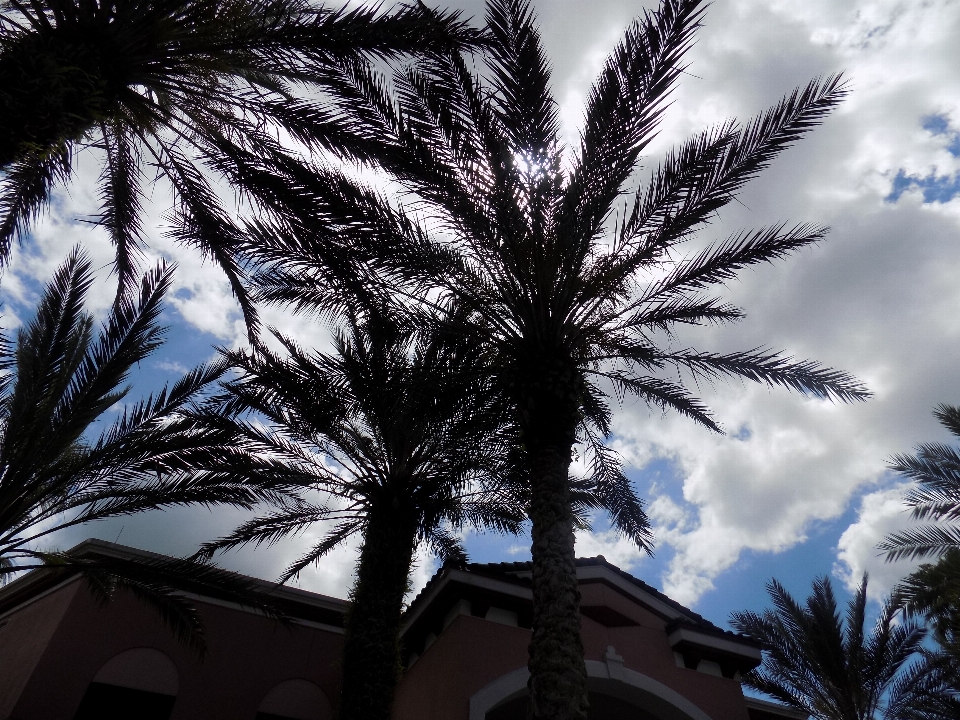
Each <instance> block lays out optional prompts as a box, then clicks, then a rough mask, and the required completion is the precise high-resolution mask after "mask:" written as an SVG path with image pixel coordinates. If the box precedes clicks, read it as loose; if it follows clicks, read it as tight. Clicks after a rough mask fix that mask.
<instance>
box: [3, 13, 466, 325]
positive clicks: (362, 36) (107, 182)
mask: <svg viewBox="0 0 960 720" xmlns="http://www.w3.org/2000/svg"><path fill="white" fill-rule="evenodd" d="M476 39H477V35H476V33H475V32H473V31H472V30H470V29H469V28H466V27H465V26H464V25H463V24H462V23H460V21H459V20H458V19H457V16H456V14H443V13H437V12H433V11H430V10H428V9H427V8H426V7H425V6H423V5H411V6H404V7H401V8H399V9H398V10H397V11H395V12H393V13H390V14H387V13H382V12H379V11H377V10H375V9H369V8H359V9H355V10H349V11H348V10H346V9H343V10H329V9H325V8H322V7H317V6H315V5H313V4H311V3H310V2H308V1H307V0H147V1H144V0H113V1H111V2H102V1H100V0H92V1H91V2H80V1H78V0H42V1H40V2H30V3H20V2H16V1H15V0H14V1H11V2H8V1H7V0H4V2H3V3H2V4H0V106H2V107H3V113H2V114H0V171H2V172H3V174H4V175H5V177H4V178H3V184H2V189H0V264H2V262H4V261H5V260H6V258H7V256H8V254H9V249H10V243H11V241H12V240H13V239H15V238H18V237H21V236H22V235H23V234H24V233H25V232H26V230H27V228H28V225H29V222H30V220H31V218H32V217H33V216H34V215H36V213H38V212H39V211H40V209H41V208H42V207H43V206H44V205H45V204H46V202H47V200H48V198H49V195H50V192H51V190H52V188H53V187H54V186H55V185H56V184H57V183H62V182H66V181H67V180H68V179H69V176H70V174H71V171H72V158H73V155H74V152H75V151H76V150H78V149H80V148H82V147H84V146H86V145H93V146H95V147H99V148H100V149H102V150H103V151H104V152H105V160H104V163H103V170H102V173H101V177H100V199H101V222H102V224H103V226H104V227H105V228H106V229H107V230H108V231H109V232H110V236H111V240H112V241H113V242H114V244H115V245H116V249H117V261H116V264H117V270H118V273H119V275H120V279H121V285H124V284H126V283H127V282H133V281H135V280H136V266H137V259H138V255H139V250H140V248H141V247H142V244H143V241H144V235H143V228H142V227H141V223H140V211H141V205H142V202H143V197H144V195H143V191H142V185H143V184H144V182H145V181H146V180H147V177H146V172H145V168H144V165H145V164H150V165H153V166H155V167H156V169H157V170H158V171H159V173H160V174H162V175H164V176H165V177H166V178H167V180H169V182H170V184H171V186H172V189H173V191H174V195H175V199H176V202H177V212H176V214H175V216H174V225H175V229H174V230H173V233H174V235H175V236H176V237H177V238H178V239H179V240H181V241H184V242H187V243H192V244H194V245H196V246H198V247H199V248H200V249H201V250H202V251H203V253H204V254H205V255H206V256H208V257H210V258H212V259H213V260H214V261H215V262H216V263H218V264H219V265H220V267H221V268H222V269H223V271H224V272H225V273H226V274H227V276H228V278H229V280H230V282H231V285H232V288H233V291H234V293H235V294H236V296H237V298H238V300H239V301H240V303H241V307H242V309H243V311H244V314H245V317H246V320H247V324H248V326H249V327H250V329H251V330H255V329H256V313H255V310H254V308H253V306H252V305H251V304H250V302H249V298H248V292H247V288H246V286H245V283H244V282H243V280H244V277H245V267H244V262H243V259H242V258H240V257H239V256H238V251H237V247H236V233H237V230H236V228H235V227H234V225H233V223H232V222H231V221H230V219H229V217H228V214H227V213H226V212H225V211H224V210H223V209H222V207H221V205H222V203H221V202H220V199H219V198H218V197H217V193H216V191H215V189H214V187H213V186H212V185H211V183H210V182H209V181H208V179H207V177H206V176H205V173H207V172H208V171H212V173H213V174H214V175H215V176H219V177H220V178H222V179H223V180H226V181H227V182H230V183H232V184H233V185H234V189H235V190H236V192H237V193H239V194H241V195H242V196H243V197H244V198H246V199H248V200H253V201H255V202H258V203H261V204H266V205H269V197H270V193H271V190H272V186H271V183H272V181H273V178H271V177H270V173H269V172H267V171H266V170H265V169H264V164H263V160H264V159H266V158H269V157H270V156H271V155H273V154H280V155H282V154H284V152H285V151H284V150H283V148H282V147H281V144H280V142H279V141H278V135H279V133H281V132H282V133H284V134H287V135H289V136H290V137H292V139H293V140H294V141H299V142H301V143H306V145H307V147H308V148H317V147H325V148H329V149H333V150H336V149H337V147H338V143H337V140H336V137H337V134H338V121H337V118H336V117H333V116H331V115H330V114H329V113H325V112H324V111H322V110H321V109H320V108H319V107H318V106H317V104H316V103H315V102H313V101H312V100H310V99H309V97H308V96H307V93H305V92H304V89H305V87H309V86H313V87H316V86H317V83H318V82H322V80H323V72H322V71H323V68H324V67H325V66H326V65H329V64H330V63H331V62H333V61H342V60H343V59H344V58H349V57H356V56H357V55H358V54H359V53H368V54H372V55H376V56H380V57H389V56H395V55H397V54H398V53H403V52H411V51H417V50H420V49H421V48H424V47H429V46H430V45H431V44H432V45H440V46H443V45H444V44H446V43H450V42H461V41H463V42H468V43H469V42H474V41H476ZM197 228H204V229H205V230H206V231H207V232H206V233H204V234H202V235H201V234H199V233H198V232H197Z"/></svg>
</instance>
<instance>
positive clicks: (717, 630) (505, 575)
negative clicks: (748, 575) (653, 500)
mask: <svg viewBox="0 0 960 720" xmlns="http://www.w3.org/2000/svg"><path fill="white" fill-rule="evenodd" d="M576 563H577V567H604V568H606V569H607V570H610V571H611V572H613V573H614V574H616V575H618V576H619V577H621V578H623V579H624V580H626V581H627V582H629V583H630V584H631V585H634V586H635V587H637V588H639V589H640V590H642V591H643V592H645V593H648V594H650V595H652V596H653V597H654V598H656V599H657V600H659V601H660V602H662V603H663V604H665V605H668V606H669V607H671V608H673V609H674V610H675V611H676V612H677V613H679V614H680V617H678V618H675V619H673V620H671V621H670V623H669V625H668V626H667V632H668V633H669V632H672V631H673V630H674V629H675V628H677V627H680V626H683V627H688V628H691V629H695V630H697V631H699V632H704V633H709V634H710V635H716V636H718V637H726V638H729V639H731V640H736V641H740V642H745V641H746V642H751V644H753V641H751V640H750V639H749V638H747V637H745V636H743V635H740V634H738V633H733V632H730V631H729V630H724V629H723V628H721V627H718V626H717V625H714V624H713V623H712V622H710V621H709V620H707V619H706V618H705V617H703V616H702V615H700V614H698V613H696V612H694V611H693V610H691V609H690V608H688V607H685V606H684V605H681V604H680V603H678V602H677V601H676V600H673V599H671V598H669V597H667V596H666V595H664V594H663V593H662V592H660V591H659V590H657V589H656V588H655V587H653V586H652V585H648V584H647V583H645V582H644V581H643V580H641V579H640V578H637V577H634V576H633V575H631V574H630V573H628V572H625V571H623V570H621V569H620V568H618V567H617V566H616V565H613V564H611V563H610V562H607V560H606V558H604V557H603V555H598V556H596V557H586V558H577V560H576ZM532 568H533V563H531V562H530V561H526V562H500V563H469V564H467V565H466V566H465V567H463V568H462V569H464V570H467V571H468V572H470V573H474V574H477V575H485V576H488V577H496V578H497V579H500V580H505V581H508V582H512V583H516V584H517V585H523V586H526V587H529V586H530V580H529V579H528V578H522V577H517V575H516V574H517V573H525V572H530V571H531V570H532ZM448 569H450V566H444V567H442V568H440V570H438V571H437V572H436V574H434V576H433V577H432V578H430V581H429V582H428V583H427V584H426V585H425V586H424V588H423V590H421V591H420V593H419V594H418V595H417V596H416V597H415V598H414V599H413V601H412V602H411V603H410V605H409V607H408V608H407V614H408V615H410V614H412V612H413V611H414V610H415V609H416V608H417V606H418V605H419V604H421V603H422V602H423V601H424V599H425V598H426V597H427V596H428V595H429V594H430V591H431V590H432V589H433V587H434V586H435V585H436V584H437V583H439V582H440V580H441V579H442V578H443V576H444V574H445V573H446V572H447V570H448Z"/></svg>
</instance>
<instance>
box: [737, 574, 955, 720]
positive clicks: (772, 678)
mask: <svg viewBox="0 0 960 720" xmlns="http://www.w3.org/2000/svg"><path fill="white" fill-rule="evenodd" d="M767 592H768V593H769V594H770V599H771V600H772V601H773V609H772V610H765V611H764V612H763V614H758V613H754V612H750V611H747V612H740V613H734V614H733V615H732V617H731V621H730V624H731V625H732V626H733V627H734V629H736V630H737V631H738V632H741V633H745V634H747V635H749V636H751V637H753V638H755V639H757V640H759V641H760V642H762V643H763V646H764V658H763V664H762V665H761V666H760V667H759V668H757V669H755V670H752V671H751V672H749V673H747V674H746V675H745V676H744V677H743V683H744V684H745V685H746V686H747V687H750V688H753V689H754V690H758V691H760V692H762V693H765V694H767V695H770V696H771V697H773V698H776V699H777V700H779V701H780V702H783V703H786V704H787V705H790V706H791V707H794V708H797V709H798V710H802V711H804V712H807V713H809V714H810V715H811V716H813V717H814V718H816V720H922V719H928V720H934V719H937V720H941V719H942V720H947V719H948V718H955V717H957V712H960V698H958V697H956V696H953V695H952V694H951V691H950V689H949V686H948V684H947V683H948V679H949V678H948V676H947V674H946V673H945V672H944V670H945V666H944V665H943V663H942V658H939V657H937V656H935V655H933V654H930V653H927V652H926V651H924V650H923V646H922V642H923V639H924V637H925V635H926V631H925V630H924V628H923V626H922V625H920V624H918V623H916V622H915V621H914V620H911V619H909V618H903V617H899V616H898V614H897V613H898V609H897V607H896V605H895V604H893V603H890V602H887V603H884V605H883V607H882V608H881V610H880V616H879V617H878V618H877V622H876V625H875V626H874V629H873V633H868V632H867V628H866V622H867V578H866V576H864V578H863V582H861V583H860V586H859V587H858V588H857V591H856V593H855V594H854V596H853V598H852V599H851V600H850V602H849V603H848V605H847V614H846V619H845V620H843V619H841V617H840V612H839V610H838V608H837V599H836V596H835V595H834V593H833V587H832V585H831V583H830V579H829V578H827V577H823V578H818V579H817V580H815V581H814V583H813V594H812V595H810V597H809V598H807V602H806V604H805V605H801V604H799V603H798V602H797V601H796V600H794V599H793V597H792V596H791V595H790V593H788V592H787V591H786V589H785V588H784V587H783V586H782V585H781V584H780V583H778V582H777V581H776V580H771V581H770V582H769V583H768V584H767Z"/></svg>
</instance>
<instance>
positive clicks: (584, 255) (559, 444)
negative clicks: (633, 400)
mask: <svg viewBox="0 0 960 720" xmlns="http://www.w3.org/2000/svg"><path fill="white" fill-rule="evenodd" d="M700 6H701V3H700V2H699V1H698V0H664V1H663V2H662V4H661V6H660V8H659V10H657V11H656V12H654V13H648V14H646V15H645V16H644V17H643V18H641V19H640V20H639V21H637V22H636V23H634V24H633V25H631V27H630V28H629V29H628V30H627V32H626V34H625V35H624V38H623V39H622V40H621V42H620V43H619V44H618V45H617V47H616V48H615V50H614V51H613V53H612V54H611V55H610V57H609V59H608V60H607V63H606V65H605V67H604V70H603V72H602V73H601V75H600V77H599V79H598V80H597V81H596V83H595V84H594V86H593V89H592V91H591V93H590V95H589V99H588V105H587V109H586V118H585V121H584V129H583V131H582V133H581V141H580V145H579V147H578V148H577V150H576V152H575V153H573V155H572V157H570V158H564V157H563V148H562V144H561V140H560V136H559V119H558V114H557V112H558V111H557V103H556V101H555V100H554V97H553V94H552V92H551V89H550V70H549V65H548V62H547V59H546V57H545V55H544V53H543V50H542V47H541V44H540V38H539V34H538V31H537V28H536V23H535V19H534V16H533V12H532V10H531V8H530V6H529V4H528V3H527V2H525V1H523V0H490V2H489V3H488V6H487V7H488V9H487V33H488V35H489V37H490V40H489V45H488V46H486V47H485V52H484V54H483V56H482V58H481V61H482V62H478V63H476V64H473V63H472V62H471V60H470V58H468V57H466V56H464V55H463V54H461V53H460V52H459V51H456V50H454V51H450V52H435V53H432V54H429V55H428V56H427V57H426V58H425V59H423V60H422V61H420V62H418V63H417V64H415V65H413V66H411V67H410V68H408V69H407V70H405V71H403V72H397V73H396V74H395V75H394V77H393V82H392V85H391V83H388V82H387V80H386V79H385V78H382V77H380V76H379V75H378V74H377V73H376V72H374V71H373V70H371V69H370V68H369V67H367V66H365V65H363V64H361V63H357V62H348V63H343V64H342V66H341V70H342V71H341V74H340V76H339V78H338V79H337V80H336V82H335V83H334V84H333V85H332V86H333V87H334V89H335V92H336V95H337V97H338V98H339V100H338V101H337V102H339V105H336V106H335V107H337V108H338V110H339V111H340V112H342V114H343V116H344V117H345V118H346V120H345V124H346V127H347V128H348V129H349V130H351V131H352V132H353V133H354V135H355V136H356V138H357V142H358V144H360V145H362V146H363V147H366V148H367V154H368V155H369V156H370V157H376V158H377V159H378V161H379V163H380V167H381V168H382V169H384V170H386V171H387V172H388V173H389V175H390V176H391V177H392V178H393V179H394V180H395V181H396V182H398V183H399V184H400V185H401V186H402V187H403V188H404V189H405V190H406V191H407V192H408V193H409V194H408V195H407V196H406V197H405V199H404V203H405V204H406V206H407V207H409V208H416V211H417V215H416V218H417V219H416V220H415V219H411V216H410V215H408V214H406V213H405V212H404V211H403V209H402V208H398V207H396V201H393V200H391V198H389V197H387V196H385V195H384V194H382V193H378V192H375V191H374V190H372V189H370V188H366V187H363V186H360V185H358V184H357V183H356V182H353V181H352V180H351V179H350V178H348V177H347V176H346V175H344V174H341V173H338V172H337V171H336V170H332V169H324V170H323V171H322V172H319V173H317V174H316V177H313V178H311V177H310V173H309V172H304V173H303V175H302V176H300V177H298V180H297V183H296V186H295V188H294V190H293V191H292V194H293V195H294V196H295V198H294V200H293V201H292V205H291V206H293V205H296V207H297V208H298V212H300V217H299V219H298V218H297V217H295V216H294V213H293V212H291V215H290V216H289V217H288V218H287V219H286V220H285V221H284V222H283V223H276V224H273V225H264V226H262V227H260V228H256V229H254V231H253V232H252V234H251V240H250V242H251V243H252V244H254V245H256V252H258V253H261V255H260V257H262V258H265V260H266V261H267V262H268V263H273V267H272V268H271V269H270V270H269V271H265V272H264V273H263V274H262V275H261V276H260V278H259V280H260V282H261V291H260V297H261V298H262V299H263V300H265V301H268V302H277V303H289V304H292V305H293V306H294V307H295V308H296V309H298V310H301V311H308V310H320V311H324V310H327V309H329V306H330V305H331V304H334V303H335V302H337V300H336V298H334V299H331V292H334V295H336V292H335V291H337V288H338V287H339V283H341V282H342V277H343V276H344V274H343V273H337V272H331V271H330V268H329V265H326V264H322V263H318V262H317V253H318V252H319V251H320V250H321V249H323V250H324V251H326V252H328V251H329V249H330V247H331V246H332V244H334V243H337V242H338V241H339V243H340V245H339V247H340V256H339V258H338V259H340V260H342V261H343V262H344V263H345V264H347V263H349V262H353V263H355V265H356V266H357V267H360V268H362V269H366V270H373V271H375V272H376V273H379V278H380V279H379V282H380V283H382V284H386V285H387V286H388V288H389V290H390V291H392V292H395V293H397V295H398V296H400V297H404V298H406V299H408V300H409V301H410V303H412V304H414V305H416V304H417V303H423V302H425V301H424V300H423V299H424V298H428V299H429V300H430V301H432V302H433V304H434V305H438V306H442V305H443V303H444V302H445V301H446V300H453V301H455V302H456V304H457V305H458V306H460V307H463V308H466V310H467V311H468V312H469V316H468V318H467V320H466V321H465V323H464V324H465V327H464V331H465V332H469V333H473V334H475V335H476V336H477V337H480V338H482V339H483V342H484V343H485V344H486V345H487V347H488V348H489V351H490V352H491V353H493V354H494V355H495V357H496V359H495V360H494V361H492V362H491V367H492V368H493V369H494V373H495V382H496V387H497V390H498V392H500V393H502V394H503V396H504V398H506V399H507V401H508V402H509V403H510V407H511V413H512V420H513V422H514V424H515V427H516V428H517V431H518V432H519V433H520V439H521V443H522V446H523V448H524V452H525V459H526V460H525V466H526V471H527V473H528V480H529V487H530V492H531V505H530V518H531V520H532V527H533V531H532V532H533V546H532V552H533V593H534V631H533V640H532V644H531V658H530V670H531V685H530V687H531V697H532V702H533V708H534V714H535V716H536V717H539V718H551V720H554V719H560V720H567V719H569V718H583V717H584V713H585V707H586V671H585V666H584V662H583V651H582V646H581V642H580V634H579V613H578V595H577V585H576V576H575V566H574V534H573V514H572V511H571V495H570V493H571V487H570V481H569V474H568V469H569V466H570V463H571V456H572V452H573V448H574V445H575V443H577V442H578V441H582V442H584V443H585V444H586V448H587V457H588V459H589V456H590V451H591V450H592V451H594V452H595V453H596V454H597V456H602V455H603V453H605V452H607V451H606V450H605V449H604V448H603V446H602V440H603V437H604V436H606V435H607V434H608V431H609V420H610V416H611V410H610V408H609V405H608V399H607V398H608V392H610V391H612V392H614V393H616V394H617V395H618V396H622V395H624V394H632V395H635V396H637V397H639V398H642V399H643V400H645V401H647V402H649V403H652V404H655V405H658V406H661V407H663V408H673V409H675V410H677V411H679V412H681V413H683V414H684V415H687V416H689V417H691V418H693V419H694V420H696V421H697V422H700V423H701V424H703V425H704V426H706V427H707V428H710V429H712V430H719V427H718V424H717V422H716V421H715V420H714V418H713V417H712V415H711V414H710V412H709V410H708V409H707V407H706V406H705V405H704V404H703V403H702V402H701V401H699V400H698V399H697V398H696V397H694V396H693V395H691V394H690V393H689V392H688V391H687V390H686V389H685V388H684V386H683V384H682V383H681V382H678V381H677V375H678V371H679V370H686V371H689V373H690V375H692V376H693V377H695V378H707V379H711V380H712V379H715V378H720V377H724V376H739V377H742V378H747V379H750V380H754V381H757V382H763V383H766V384H768V385H780V386H784V387H787V388H791V389H794V390H798V391H801V392H804V393H810V394H812V395H814V396H816V397H819V398H829V399H841V400H845V401H849V400H860V399H863V398H865V397H867V392H866V391H865V389H864V388H863V386H862V385H861V384H859V383H858V382H857V381H856V380H855V379H854V378H852V377H850V376H849V375H846V374H844V373H841V372H836V371H833V370H829V369H825V368H822V367H821V366H819V365H818V364H816V363H814V362H809V361H803V362H795V361H793V360H792V359H791V358H789V357H786V356H784V355H782V354H780V353H776V352H772V351H768V350H766V349H763V348H755V349H753V350H749V351H747V352H738V353H730V354H717V353H711V352H701V351H697V350H692V349H665V348H664V345H665V343H663V342H661V341H662V340H663V338H664V337H665V335H669V333H670V331H671V330H672V329H674V328H676V327H677V326H678V325H680V326H682V325H696V324H713V323H722V322H727V321H731V320H736V319H738V318H740V317H741V312H740V311H739V310H738V309H737V308H734V307H731V306H730V305H728V304H725V303H723V302H721V301H720V300H719V299H717V298H714V297H711V296H710V295H708V294H706V290H707V288H708V287H710V286H711V285H714V284H717V283H720V282H723V281H726V280H728V279H730V278H731V277H733V276H734V275H735V274H736V272H737V271H739V270H740V269H741V268H743V267H745V266H748V265H753V264H757V263H762V262H767V261H772V260H774V259H777V258H782V257H784V256H786V255H788V254H790V253H791V252H793V251H794V250H797V249H799V248H802V247H805V246H807V245H809V244H811V243H815V242H817V241H819V240H821V239H822V238H823V237H824V233H825V231H824V229H822V228H819V227H814V226H810V225H797V226H794V227H789V228H788V227H787V226H786V225H775V226H773V227H768V228H764V229H761V230H757V231H753V232H744V233H740V234H737V235H735V236H733V237H731V238H729V239H727V240H726V241H723V242H721V243H719V244H717V245H711V246H709V247H707V248H706V249H705V250H703V251H702V252H699V253H697V254H696V255H694V256H693V257H689V258H681V257H679V256H678V255H677V253H676V248H677V246H678V244H679V243H681V242H682V241H684V240H686V239H689V238H690V237H691V236H692V235H693V234H694V233H695V231H696V230H697V229H699V228H700V227H702V226H703V225H704V224H706V222H707V221H708V220H709V218H710V217H711V216H712V214H713V213H715V212H717V211H718V210H719V209H720V208H722V207H723V206H725V205H726V204H727V203H728V202H730V201H731V200H732V199H733V198H734V197H735V195H736V193H737V192H738V191H739V190H740V189H741V188H742V187H743V185H744V184H745V183H746V182H747V181H748V180H750V179H751V178H753V177H755V176H756V175H757V174H758V172H759V171H760V170H762V169H763V168H765V167H766V166H767V165H768V164H769V163H770V162H771V161H772V159H773V158H774V157H775V156H776V155H777V153H779V152H780V151H782V150H783V149H784V148H786V147H788V146H789V145H791V144H792V143H793V142H794V141H796V140H797V139H798V138H799V137H800V136H801V135H803V134H804V133H805V132H806V131H808V130H809V129H811V128H812V127H814V126H815V125H816V124H817V123H818V122H819V121H820V120H821V119H822V118H823V117H824V115H825V114H827V113H828V112H829V110H830V109H831V108H833V107H834V106H835V105H836V104H837V103H838V102H839V101H840V99H841V98H842V97H843V95H844V92H845V91H844V88H843V86H842V85H841V83H840V81H839V79H838V78H828V79H826V80H824V81H814V82H811V83H810V84H809V85H808V86H807V87H805V88H803V89H800V90H797V91H795V92H793V93H792V94H791V95H789V96H788V97H786V98H784V99H783V100H782V101H781V102H780V103H779V104H777V105H776V106H775V107H774V108H772V109H771V110H769V111H768V112H766V113H765V114H763V115H762V116H760V117H758V118H756V119H754V120H751V121H750V122H748V123H747V124H746V125H744V126H739V125H737V124H735V123H733V122H728V123H725V124H723V125H722V126H720V127H717V128H712V129H709V130H707V131H705V132H703V133H701V134H700V135H698V136H696V137H695V138H693V139H691V140H690V141H688V142H686V143H685V144H683V145H682V146H681V147H680V148H679V149H678V150H675V151H673V152H671V153H670V154H669V155H668V156H667V158H666V160H665V161H664V162H663V163H662V164H661V165H660V166H659V167H657V168H655V169H654V171H653V173H652V176H651V178H650V179H649V181H648V182H646V183H645V184H643V185H642V187H641V188H640V189H639V190H638V191H637V192H636V194H635V196H634V199H633V203H632V207H630V208H627V211H626V212H625V213H624V214H623V216H622V217H620V216H617V215H616V208H617V205H618V202H619V199H620V198H621V193H622V192H623V190H624V187H625V185H627V184H628V183H629V182H630V179H631V178H632V177H633V176H634V173H635V171H636V170H637V169H638V164H639V160H640V154H641V152H642V151H643V149H644V148H645V147H646V146H647V145H648V144H649V142H650V141H651V140H652V139H653V137H654V135H655V133H656V130H657V127H658V125H659V122H660V120H661V118H662V116H663V113H664V111H665V109H666V100H667V97H668V95H669V93H670V91H671V89H672V88H673V86H674V84H675V82H676V80H677V79H678V77H679V75H680V74H681V72H682V71H683V69H684V67H685V66H684V64H683V60H682V58H683V55H684V53H685V51H686V50H687V49H688V48H689V46H690V43H691V42H692V37H693V33H694V31H695V30H696V28H697V27H698V25H699V21H700V17H701V13H702V9H701V7H700ZM481 72H482V73H484V75H481V74H480V73H481ZM434 231H436V234H434ZM329 257H330V255H329V254H328V255H327V258H329ZM428 304H429V303H428ZM602 481H603V478H602V475H601V482H602ZM632 521H633V518H628V517H627V516H626V515H620V514H619V513H614V514H613V522H614V525H615V526H616V527H618V528H619V529H626V530H628V531H629V529H630V522H632ZM628 534H633V535H634V536H637V535H638V534H637V533H629V532H628ZM646 538H647V540H649V535H646ZM642 546H645V547H648V546H649V545H648V543H642Z"/></svg>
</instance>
